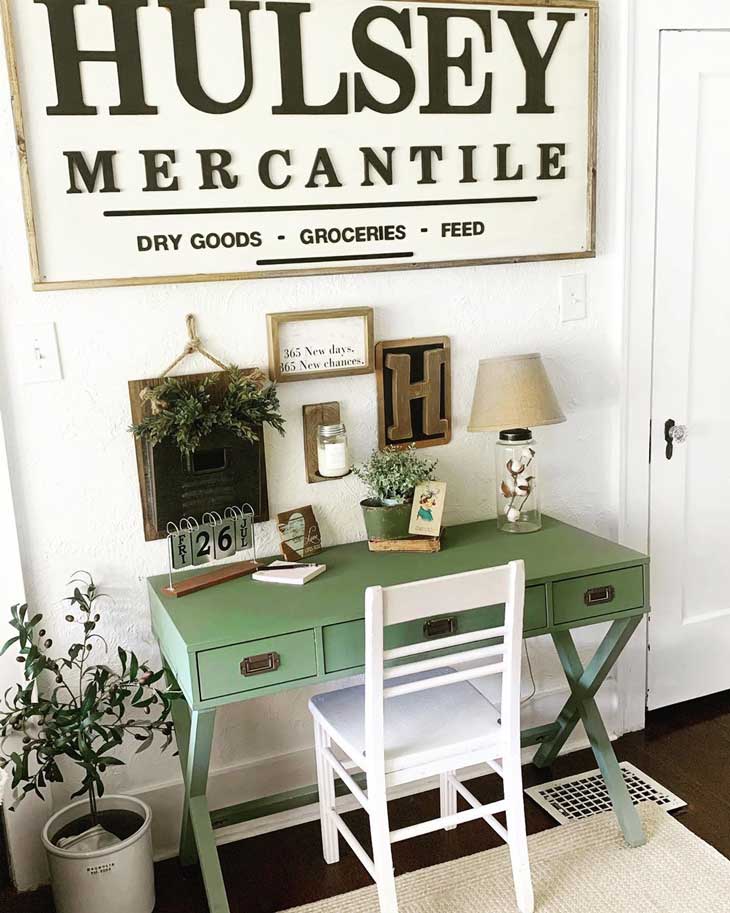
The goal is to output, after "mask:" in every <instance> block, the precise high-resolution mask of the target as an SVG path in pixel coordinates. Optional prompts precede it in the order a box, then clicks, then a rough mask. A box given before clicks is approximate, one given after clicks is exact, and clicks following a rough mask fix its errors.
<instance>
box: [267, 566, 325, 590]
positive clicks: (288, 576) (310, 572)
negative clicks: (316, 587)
mask: <svg viewBox="0 0 730 913" xmlns="http://www.w3.org/2000/svg"><path fill="white" fill-rule="evenodd" d="M287 564H290V562H289V561H272V562H271V564H269V565H267V567H279V565H283V567H282V568H281V570H277V571H256V572H255V573H254V574H252V575H251V579H252V580H259V581H260V582H261V583H288V584H290V585H293V586H303V585H304V584H305V583H309V581H310V580H314V578H315V577H319V575H320V574H324V572H325V571H326V570H327V565H326V564H309V565H306V564H303V565H301V567H286V565H287Z"/></svg>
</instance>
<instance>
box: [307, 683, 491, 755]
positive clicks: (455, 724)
mask: <svg viewBox="0 0 730 913" xmlns="http://www.w3.org/2000/svg"><path fill="white" fill-rule="evenodd" d="M453 671H454V670H453V669H440V670H439V671H438V672H437V673H433V672H430V673H421V674H420V675H409V676H403V677H402V678H395V679H391V680H389V681H388V685H396V684H403V683H406V682H412V681H415V680H419V679H423V678H430V677H433V676H434V674H436V675H445V674H447V673H449V672H453ZM309 708H310V710H311V711H312V713H313V715H314V716H315V717H317V718H319V720H320V722H321V723H322V724H323V725H324V726H325V728H327V727H331V729H332V730H333V731H334V732H335V733H337V734H338V735H339V736H340V739H341V741H342V746H343V747H344V748H345V749H346V750H347V751H348V753H349V751H352V750H354V751H355V752H357V754H358V755H360V756H361V757H364V756H365V687H364V685H356V686H354V687H352V688H342V689H340V690H338V691H331V692H329V693H327V694H318V695H316V696H315V697H313V698H312V699H311V700H310V702H309ZM501 735H502V728H501V726H500V724H499V713H498V712H497V710H495V708H494V707H493V706H492V705H491V704H490V703H489V701H488V700H487V699H486V698H485V697H484V695H483V694H481V693H480V692H479V691H478V690H477V689H476V688H475V687H474V686H473V685H471V684H470V683H469V682H457V683H454V684H451V685H444V686H442V687H440V688H432V689H430V690H427V691H416V692H414V693H412V694H402V695H399V696H397V697H393V698H388V699H386V701H385V770H386V772H388V773H390V772H393V771H396V770H403V769H405V768H409V767H413V766H415V765H417V764H423V763H426V762H430V761H434V760H438V759H440V758H448V757H453V756H456V755H461V754H465V753H467V752H471V751H479V752H482V751H487V752H489V754H491V756H492V757H498V756H499V753H498V752H497V753H495V752H494V751H490V749H495V748H499V747H500V746H501ZM335 741H337V739H335Z"/></svg>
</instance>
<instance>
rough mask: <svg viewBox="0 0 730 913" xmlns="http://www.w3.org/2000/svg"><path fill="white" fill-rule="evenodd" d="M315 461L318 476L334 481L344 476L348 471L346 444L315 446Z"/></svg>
mask: <svg viewBox="0 0 730 913" xmlns="http://www.w3.org/2000/svg"><path fill="white" fill-rule="evenodd" d="M317 460H318V463H319V474H320V475H321V476H324V477H325V478H326V479H336V478H338V477H340V476H346V475H347V473H348V472H349V471H350V457H349V454H348V452H347V442H346V441H342V442H337V443H332V444H327V443H322V442H321V441H320V442H319V444H318V445H317Z"/></svg>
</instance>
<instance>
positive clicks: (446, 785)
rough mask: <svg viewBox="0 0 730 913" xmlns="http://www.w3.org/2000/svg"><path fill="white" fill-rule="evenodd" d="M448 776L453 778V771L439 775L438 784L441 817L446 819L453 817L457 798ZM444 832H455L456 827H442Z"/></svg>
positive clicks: (453, 825)
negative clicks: (439, 780)
mask: <svg viewBox="0 0 730 913" xmlns="http://www.w3.org/2000/svg"><path fill="white" fill-rule="evenodd" d="M449 774H451V776H454V771H453V770H452V771H448V772H447V773H443V774H441V783H440V790H439V791H440V794H441V817H442V818H447V817H448V816H449V815H455V814H456V811H457V808H458V806H457V796H456V790H455V789H454V787H453V786H452V784H451V781H450V780H449ZM444 830H445V831H455V830H456V825H455V824H452V825H449V826H448V827H444Z"/></svg>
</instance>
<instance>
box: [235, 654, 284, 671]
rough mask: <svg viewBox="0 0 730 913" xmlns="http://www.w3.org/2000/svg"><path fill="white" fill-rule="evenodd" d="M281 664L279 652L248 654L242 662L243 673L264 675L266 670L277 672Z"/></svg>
mask: <svg viewBox="0 0 730 913" xmlns="http://www.w3.org/2000/svg"><path fill="white" fill-rule="evenodd" d="M280 665H281V657H280V656H279V654H278V653H260V654H259V655H258V656H247V657H246V658H245V659H244V660H243V662H242V663H241V675H263V673H264V672H276V670H277V669H278V668H279V666H280Z"/></svg>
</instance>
